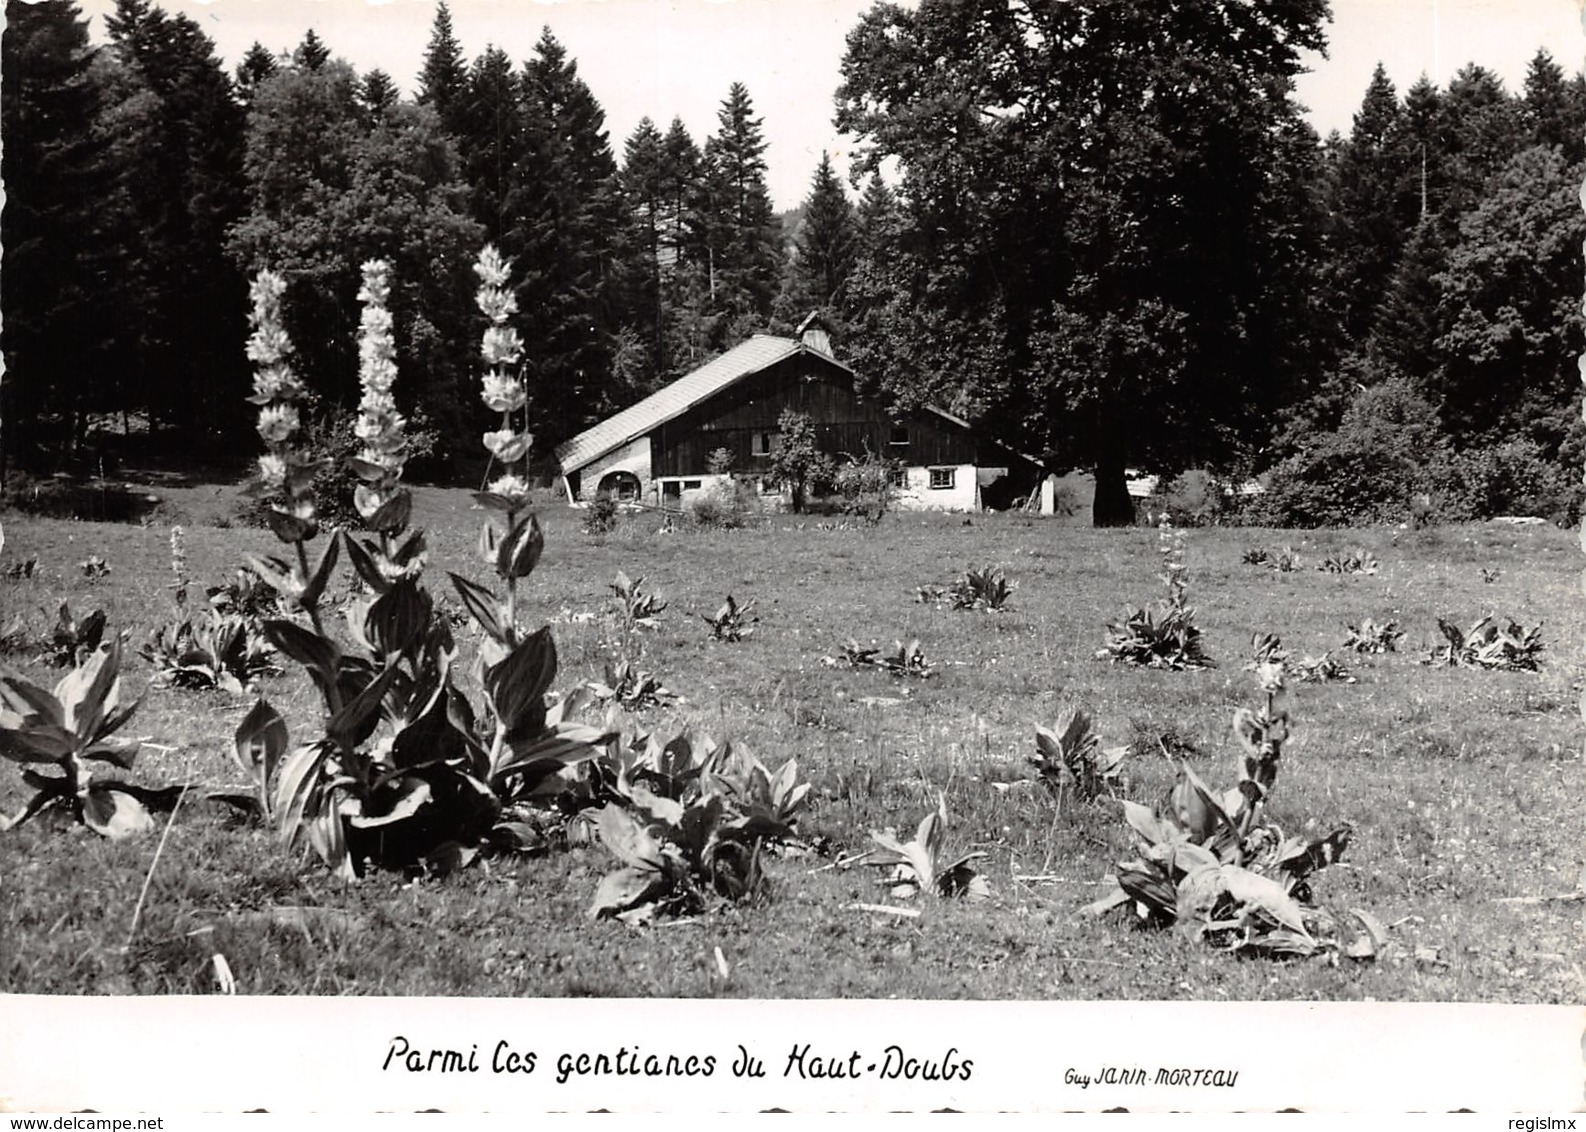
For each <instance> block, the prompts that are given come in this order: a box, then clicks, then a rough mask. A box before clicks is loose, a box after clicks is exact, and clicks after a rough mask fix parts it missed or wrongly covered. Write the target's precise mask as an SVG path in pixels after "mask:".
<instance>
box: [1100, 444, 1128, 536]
mask: <svg viewBox="0 0 1586 1132" xmlns="http://www.w3.org/2000/svg"><path fill="white" fill-rule="evenodd" d="M1095 475H1096V494H1095V496H1094V497H1093V498H1092V500H1091V507H1090V523H1091V526H1093V527H1128V526H1132V525H1133V524H1134V501H1133V500H1132V499H1130V498H1129V485H1128V484H1127V483H1126V482H1125V478H1124V469H1123V461H1122V460H1115V459H1101V460H1097V461H1096V467H1095Z"/></svg>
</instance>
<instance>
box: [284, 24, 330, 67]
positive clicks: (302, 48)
mask: <svg viewBox="0 0 1586 1132" xmlns="http://www.w3.org/2000/svg"><path fill="white" fill-rule="evenodd" d="M292 62H293V63H294V64H296V65H297V66H299V67H301V68H302V69H303V70H305V71H317V70H319V69H320V68H321V67H323V66H324V65H325V64H326V63H328V62H330V48H329V47H327V46H326V45H325V41H324V40H322V39H321V38H320V37H319V34H318V33H317V32H315V31H314V29H313V28H309V29H308V34H307V35H305V36H303V42H302V43H299V44H298V45H297V49H296V50H295V51H293V52H292Z"/></svg>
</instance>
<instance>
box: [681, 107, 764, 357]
mask: <svg viewBox="0 0 1586 1132" xmlns="http://www.w3.org/2000/svg"><path fill="white" fill-rule="evenodd" d="M716 117H717V121H718V123H719V126H718V129H717V131H716V133H715V134H714V135H712V136H711V137H710V139H709V140H708V141H707V142H706V143H705V155H704V176H703V178H702V181H701V185H702V192H701V196H700V202H699V207H698V219H697V228H696V236H695V238H696V240H697V242H698V246H699V248H700V252H701V258H702V259H703V266H704V268H705V270H706V289H707V294H708V295H709V308H710V312H711V313H712V314H713V315H715V316H717V317H718V318H719V319H720V330H719V332H718V334H719V339H718V341H716V342H715V343H714V345H715V346H716V347H717V348H721V347H724V346H727V345H731V344H732V341H734V340H736V339H738V338H741V337H744V336H746V334H747V333H748V332H750V331H752V330H753V329H755V328H756V327H757V326H758V325H763V324H764V322H765V319H766V318H767V316H769V314H770V313H771V303H772V300H773V299H774V298H775V296H776V289H777V281H778V278H779V276H780V274H781V263H782V242H781V226H780V225H779V224H778V223H777V220H776V213H775V211H774V210H773V209H772V207H771V196H770V193H769V192H768V191H767V189H766V183H765V172H766V164H765V149H766V143H765V136H764V132H763V123H762V121H761V119H759V118H757V117H755V114H754V106H753V103H752V102H751V100H750V98H749V91H748V88H747V87H745V86H744V85H743V84H742V83H733V84H732V87H731V88H730V89H729V90H728V92H727V97H726V99H725V100H723V102H722V105H721V108H720V110H718V111H717V115H716Z"/></svg>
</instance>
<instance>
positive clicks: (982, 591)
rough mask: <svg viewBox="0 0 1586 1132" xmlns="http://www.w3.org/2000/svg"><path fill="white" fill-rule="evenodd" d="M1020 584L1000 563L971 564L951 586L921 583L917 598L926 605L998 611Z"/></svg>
mask: <svg viewBox="0 0 1586 1132" xmlns="http://www.w3.org/2000/svg"><path fill="white" fill-rule="evenodd" d="M1017 588H1018V587H1017V586H1015V585H1014V584H1013V583H1012V582H1010V581H1008V579H1007V576H1006V575H1005V574H1004V573H1003V572H1002V569H1001V567H998V566H983V567H979V568H976V567H973V566H972V567H970V568H969V569H967V570H965V571H964V572H963V573H962V574H960V575H959V576H958V577H957V578H956V579H955V580H954V581H953V584H952V585H950V586H945V587H944V586H934V585H925V586H920V587H919V588H917V589H916V590H915V591H914V600H915V601H917V602H920V603H921V604H923V605H942V606H946V607H948V608H949V609H971V610H981V611H983V612H995V611H998V610H1001V609H1002V608H1003V607H1005V606H1006V605H1007V604H1008V599H1009V598H1011V597H1012V596H1013V591H1014V590H1015V589H1017Z"/></svg>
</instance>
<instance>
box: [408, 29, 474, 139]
mask: <svg viewBox="0 0 1586 1132" xmlns="http://www.w3.org/2000/svg"><path fill="white" fill-rule="evenodd" d="M468 85H469V73H468V66H467V64H466V63H465V62H464V61H463V48H462V44H460V43H458V42H457V36H456V35H455V34H454V33H453V31H452V13H451V9H450V8H448V7H447V6H446V0H441V3H440V4H439V5H438V6H437V7H436V9H435V22H434V23H433V24H432V25H431V27H430V41H429V45H428V46H427V47H426V48H425V49H424V67H423V69H422V70H421V71H420V72H419V95H418V100H419V102H420V103H421V104H428V105H430V106H433V107H434V108H435V113H437V114H438V115H440V120H441V128H442V129H444V130H445V131H446V132H447V133H449V134H451V135H453V136H454V137H455V136H457V134H458V132H459V129H460V119H459V115H460V113H461V103H462V102H463V100H464V97H465V94H466V91H467V88H468Z"/></svg>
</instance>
